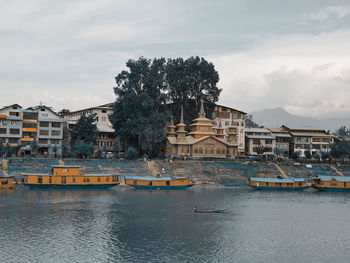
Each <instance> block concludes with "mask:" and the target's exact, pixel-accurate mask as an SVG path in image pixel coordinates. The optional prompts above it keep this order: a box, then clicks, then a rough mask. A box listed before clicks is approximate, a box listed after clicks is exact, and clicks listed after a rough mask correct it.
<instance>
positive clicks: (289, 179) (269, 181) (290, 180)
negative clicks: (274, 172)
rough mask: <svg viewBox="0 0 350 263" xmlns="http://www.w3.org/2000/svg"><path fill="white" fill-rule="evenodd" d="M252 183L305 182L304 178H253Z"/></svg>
mask: <svg viewBox="0 0 350 263" xmlns="http://www.w3.org/2000/svg"><path fill="white" fill-rule="evenodd" d="M250 180H251V181H255V182H265V183H296V182H305V179H304V178H261V177H251V178H250Z"/></svg>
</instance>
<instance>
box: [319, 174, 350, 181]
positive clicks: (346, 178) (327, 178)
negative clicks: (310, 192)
mask: <svg viewBox="0 0 350 263" xmlns="http://www.w3.org/2000/svg"><path fill="white" fill-rule="evenodd" d="M317 178H319V179H320V180H321V181H328V182H329V181H332V180H333V179H335V180H336V181H338V182H350V176H330V175H319V176H317Z"/></svg>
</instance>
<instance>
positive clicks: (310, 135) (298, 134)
mask: <svg viewBox="0 0 350 263" xmlns="http://www.w3.org/2000/svg"><path fill="white" fill-rule="evenodd" d="M290 134H291V135H293V136H299V137H314V136H322V137H333V136H332V135H330V134H327V133H325V132H290Z"/></svg>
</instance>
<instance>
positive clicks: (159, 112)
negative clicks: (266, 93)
mask: <svg viewBox="0 0 350 263" xmlns="http://www.w3.org/2000/svg"><path fill="white" fill-rule="evenodd" d="M126 67H127V68H128V70H124V71H122V72H120V73H119V74H118V76H117V77H116V78H115V79H116V83H117V85H116V87H115V88H114V93H115V95H116V101H115V103H114V112H113V114H112V115H110V118H109V119H110V121H111V123H112V125H113V128H114V129H115V133H116V136H117V137H119V139H120V143H121V145H122V147H123V149H124V151H125V150H126V149H127V148H128V147H129V146H133V147H135V149H136V150H137V151H138V152H139V153H140V154H147V155H149V156H155V155H157V153H158V152H159V151H160V150H161V149H162V148H163V147H164V145H163V143H164V140H165V138H166V133H165V129H164V127H165V126H166V123H167V122H168V121H169V120H170V115H173V116H174V119H175V121H178V119H179V112H180V108H181V106H184V108H185V109H186V113H187V114H185V119H186V120H192V119H194V118H195V117H197V114H198V111H199V107H200V100H201V99H203V101H204V102H205V103H206V105H207V111H210V110H213V108H214V105H215V102H217V101H218V99H219V95H220V92H221V89H219V88H218V87H217V86H216V84H217V82H218V81H219V74H218V73H217V71H216V70H215V68H214V65H213V64H212V63H209V62H207V61H206V60H205V59H204V58H200V57H190V58H188V59H186V60H184V59H183V58H177V59H167V60H166V59H164V58H160V59H157V58H155V59H152V60H151V59H146V58H143V57H141V58H139V59H138V60H129V61H128V62H127V63H126ZM190 102H192V103H193V102H194V104H195V107H192V108H191V109H192V110H191V111H189V110H188V109H189V108H190V107H189V104H190ZM167 103H172V107H171V110H170V111H171V112H169V108H168V107H167V106H166V105H167ZM208 106H209V107H208ZM210 106H211V107H210ZM208 116H210V113H209V115H208Z"/></svg>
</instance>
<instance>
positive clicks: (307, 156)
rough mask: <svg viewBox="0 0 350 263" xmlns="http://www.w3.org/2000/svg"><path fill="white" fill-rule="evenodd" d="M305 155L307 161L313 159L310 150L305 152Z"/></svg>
mask: <svg viewBox="0 0 350 263" xmlns="http://www.w3.org/2000/svg"><path fill="white" fill-rule="evenodd" d="M304 155H305V158H306V160H310V159H311V152H310V150H306V151H305V152H304Z"/></svg>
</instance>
